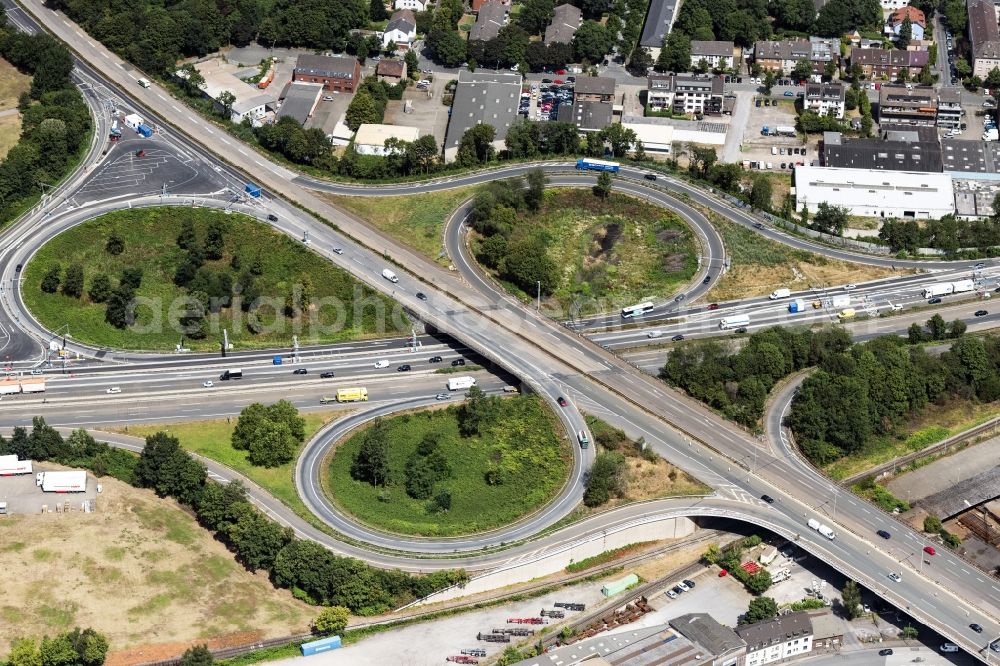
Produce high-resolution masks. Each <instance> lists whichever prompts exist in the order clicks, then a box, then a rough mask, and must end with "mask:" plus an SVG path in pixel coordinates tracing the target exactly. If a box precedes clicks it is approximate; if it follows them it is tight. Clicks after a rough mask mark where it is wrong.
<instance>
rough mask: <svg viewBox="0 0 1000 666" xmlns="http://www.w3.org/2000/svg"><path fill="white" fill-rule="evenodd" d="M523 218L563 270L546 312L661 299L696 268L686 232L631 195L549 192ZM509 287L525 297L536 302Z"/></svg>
mask: <svg viewBox="0 0 1000 666" xmlns="http://www.w3.org/2000/svg"><path fill="white" fill-rule="evenodd" d="M528 220H529V221H530V227H529V228H530V232H531V233H533V234H538V235H539V236H540V237H541V239H542V242H543V243H544V245H545V246H546V247H547V248H548V251H549V256H550V257H551V258H552V260H553V261H554V262H555V264H556V265H557V266H562V267H563V273H562V275H561V279H560V282H559V286H558V287H557V289H556V290H555V292H554V293H553V294H552V296H551V297H550V298H549V299H548V300H547V302H545V303H543V305H544V306H546V307H547V308H548V309H549V310H550V311H556V312H560V313H565V312H567V311H569V310H570V309H571V308H578V310H577V311H578V312H579V313H581V314H586V313H589V312H604V311H608V310H615V309H617V308H620V307H623V306H625V305H629V304H632V303H635V302H638V301H644V300H647V299H649V298H654V297H658V298H662V297H664V296H668V295H670V294H672V293H673V292H674V291H676V290H677V288H678V287H679V286H680V285H683V284H685V283H687V282H688V281H689V280H690V279H691V278H692V277H693V276H694V274H695V272H696V271H697V268H698V259H697V254H698V246H697V243H696V242H695V239H694V234H693V232H692V231H691V229H690V228H689V227H688V226H687V225H686V224H684V222H683V221H682V220H681V219H680V218H679V217H677V216H676V215H674V214H673V213H671V212H670V211H667V210H664V209H662V208H660V207H658V206H651V205H649V204H647V203H644V202H643V201H641V200H639V199H635V198H633V197H629V196H625V195H621V194H612V195H611V196H610V197H608V199H606V200H602V199H600V198H598V197H596V196H594V195H593V193H592V192H591V191H590V190H589V189H579V188H566V189H554V190H547V191H546V192H545V202H544V204H543V205H542V208H541V210H540V211H539V212H538V214H536V215H532V216H530V217H529V218H528ZM507 286H508V288H509V289H511V290H512V291H515V293H517V294H518V295H519V296H520V297H521V298H523V299H525V300H528V299H533V298H534V297H535V296H534V294H525V293H523V292H519V290H517V289H516V288H515V287H513V286H511V285H507ZM560 316H561V315H560Z"/></svg>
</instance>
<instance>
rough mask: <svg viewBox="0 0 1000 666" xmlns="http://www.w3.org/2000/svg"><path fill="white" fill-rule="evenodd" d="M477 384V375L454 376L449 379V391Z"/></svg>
mask: <svg viewBox="0 0 1000 666" xmlns="http://www.w3.org/2000/svg"><path fill="white" fill-rule="evenodd" d="M475 385H476V378H475V377H452V378H450V379H449V380H448V390H449V391H461V390H463V389H467V388H472V387H473V386H475Z"/></svg>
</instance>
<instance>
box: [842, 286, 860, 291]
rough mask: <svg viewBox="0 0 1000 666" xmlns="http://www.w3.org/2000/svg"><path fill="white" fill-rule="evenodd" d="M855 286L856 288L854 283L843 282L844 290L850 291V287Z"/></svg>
mask: <svg viewBox="0 0 1000 666" xmlns="http://www.w3.org/2000/svg"><path fill="white" fill-rule="evenodd" d="M857 288H858V285H856V284H845V285H844V291H851V290H852V289H857Z"/></svg>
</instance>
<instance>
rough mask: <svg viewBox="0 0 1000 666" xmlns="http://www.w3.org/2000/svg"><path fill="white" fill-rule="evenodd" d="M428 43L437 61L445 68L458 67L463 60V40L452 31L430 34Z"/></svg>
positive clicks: (464, 47) (464, 45) (464, 44)
mask: <svg viewBox="0 0 1000 666" xmlns="http://www.w3.org/2000/svg"><path fill="white" fill-rule="evenodd" d="M428 43H429V44H430V45H431V48H432V49H433V51H434V55H435V57H436V59H437V61H438V62H439V63H441V64H442V65H444V66H445V67H458V65H459V64H460V63H462V62H463V61H464V60H465V55H466V53H465V49H466V43H465V40H464V39H462V38H461V37H459V35H458V33H457V32H455V31H454V30H453V29H450V30H442V31H435V32H432V33H431V34H430V37H429V40H428Z"/></svg>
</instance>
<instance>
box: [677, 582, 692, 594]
mask: <svg viewBox="0 0 1000 666" xmlns="http://www.w3.org/2000/svg"><path fill="white" fill-rule="evenodd" d="M677 587H679V588H681V589H682V590H684V591H685V592H688V591H690V590H691V588H690V587H688V585H687V583H685V582H684V581H681V582H679V583H677Z"/></svg>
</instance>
